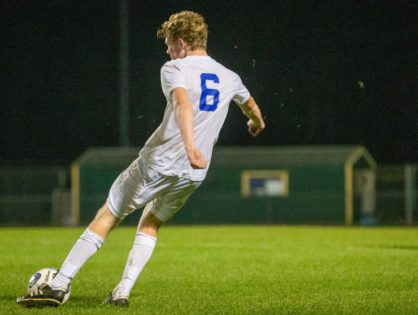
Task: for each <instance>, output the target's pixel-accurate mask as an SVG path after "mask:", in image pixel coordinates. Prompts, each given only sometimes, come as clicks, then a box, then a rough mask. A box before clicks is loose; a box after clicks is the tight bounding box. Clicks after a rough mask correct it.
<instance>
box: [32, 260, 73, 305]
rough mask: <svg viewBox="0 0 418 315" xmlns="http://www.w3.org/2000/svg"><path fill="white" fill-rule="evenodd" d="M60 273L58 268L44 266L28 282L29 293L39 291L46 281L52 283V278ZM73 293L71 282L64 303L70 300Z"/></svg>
mask: <svg viewBox="0 0 418 315" xmlns="http://www.w3.org/2000/svg"><path fill="white" fill-rule="evenodd" d="M57 274H58V270H57V269H55V268H43V269H41V270H38V271H37V272H35V273H34V274H33V275H32V277H30V279H29V282H28V294H29V295H30V294H31V293H35V292H36V291H38V289H39V288H40V286H41V285H43V284H44V283H47V284H49V283H51V282H52V279H54V277H55V276H56V275H57ZM70 294H71V284H70V285H69V286H68V289H67V292H66V293H65V296H64V300H63V301H62V303H61V305H62V304H65V303H67V302H68V299H69V298H70Z"/></svg>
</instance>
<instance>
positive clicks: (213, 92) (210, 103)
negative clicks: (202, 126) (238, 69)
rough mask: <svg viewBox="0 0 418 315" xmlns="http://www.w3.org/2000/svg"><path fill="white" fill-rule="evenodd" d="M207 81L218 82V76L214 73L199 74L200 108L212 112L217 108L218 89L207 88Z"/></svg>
mask: <svg viewBox="0 0 418 315" xmlns="http://www.w3.org/2000/svg"><path fill="white" fill-rule="evenodd" d="M207 81H212V82H213V83H219V78H218V76H217V75H216V74H214V73H202V74H201V75H200V87H201V88H202V94H201V95H200V104H199V108H200V110H203V111H206V112H213V111H215V110H216V109H217V108H218V103H219V90H217V89H213V88H208V87H207V85H206V82H207Z"/></svg>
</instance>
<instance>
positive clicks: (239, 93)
mask: <svg viewBox="0 0 418 315" xmlns="http://www.w3.org/2000/svg"><path fill="white" fill-rule="evenodd" d="M249 98H250V92H249V91H248V89H247V88H246V87H245V85H244V84H243V83H242V81H241V78H240V77H239V76H238V75H236V76H235V96H234V97H233V98H232V99H233V101H234V102H235V103H237V104H243V103H245V102H246V101H248V99H249Z"/></svg>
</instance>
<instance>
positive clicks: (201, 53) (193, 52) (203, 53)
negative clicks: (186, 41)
mask: <svg viewBox="0 0 418 315" xmlns="http://www.w3.org/2000/svg"><path fill="white" fill-rule="evenodd" d="M207 55H208V53H207V52H206V50H205V49H195V50H188V51H187V52H186V56H207Z"/></svg>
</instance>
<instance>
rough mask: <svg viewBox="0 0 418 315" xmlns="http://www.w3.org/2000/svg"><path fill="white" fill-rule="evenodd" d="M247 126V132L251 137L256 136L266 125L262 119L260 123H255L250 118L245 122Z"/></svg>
mask: <svg viewBox="0 0 418 315" xmlns="http://www.w3.org/2000/svg"><path fill="white" fill-rule="evenodd" d="M247 126H248V132H249V133H250V134H251V135H252V136H253V137H257V136H258V135H259V134H260V132H262V131H263V130H264V128H265V127H266V125H265V124H264V122H263V121H261V122H260V123H256V122H254V121H253V120H252V119H250V120H249V121H248V122H247Z"/></svg>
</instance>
